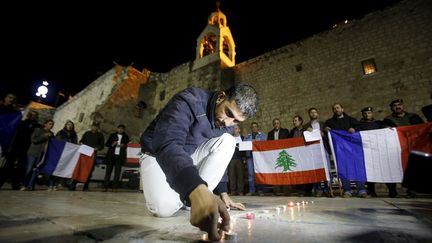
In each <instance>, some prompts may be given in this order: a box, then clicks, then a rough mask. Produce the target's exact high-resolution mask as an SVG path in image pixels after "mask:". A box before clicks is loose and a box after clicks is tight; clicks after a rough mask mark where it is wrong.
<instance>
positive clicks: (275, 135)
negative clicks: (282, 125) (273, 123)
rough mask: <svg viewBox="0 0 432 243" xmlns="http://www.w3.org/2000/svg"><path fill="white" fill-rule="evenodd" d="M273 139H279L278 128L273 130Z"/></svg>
mask: <svg viewBox="0 0 432 243" xmlns="http://www.w3.org/2000/svg"><path fill="white" fill-rule="evenodd" d="M274 140H279V130H277V131H276V130H275V131H274Z"/></svg>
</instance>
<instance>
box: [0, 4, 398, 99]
mask: <svg viewBox="0 0 432 243" xmlns="http://www.w3.org/2000/svg"><path fill="white" fill-rule="evenodd" d="M300 2H301V3H300ZM397 2H399V0H378V1H377V0H375V1H374V0H361V1H360V0H345V1H342V0H341V1H332V0H328V1H307V0H303V1H297V2H294V1H280V0H274V1H246V0H222V1H221V6H220V9H221V11H222V12H223V13H225V15H226V16H227V20H228V26H229V27H230V29H231V33H232V35H233V37H234V41H235V43H236V53H237V55H236V62H237V63H240V62H242V61H245V60H248V59H250V58H253V57H256V56H258V55H261V54H263V53H265V52H268V51H271V50H273V49H276V48H280V47H282V46H285V45H288V44H290V43H292V42H296V41H299V40H302V39H304V38H307V37H309V36H312V35H314V34H317V33H319V32H321V31H325V30H328V29H331V27H332V25H334V24H335V23H339V22H342V21H344V20H345V19H348V20H352V19H359V18H361V17H362V16H364V15H365V14H367V13H370V12H372V11H375V10H380V9H384V8H385V7H387V6H390V5H393V4H395V3H397ZM89 3H91V2H87V4H84V3H81V4H80V3H78V2H76V1H69V2H64V1H57V2H50V5H48V3H41V2H40V1H30V2H26V3H24V2H18V3H11V4H12V5H10V4H9V5H10V6H9V7H5V6H2V8H1V10H0V16H1V17H0V25H1V32H2V33H1V39H2V41H1V43H2V44H1V55H0V56H1V60H2V63H1V66H2V77H1V89H0V92H1V95H2V96H3V94H4V93H6V92H14V93H16V94H17V96H18V103H21V104H26V103H28V101H29V100H36V99H37V98H36V96H35V95H34V94H35V92H36V89H37V87H38V86H39V85H40V84H41V82H42V81H43V80H46V81H48V82H49V83H50V86H49V87H50V88H51V90H50V93H49V94H48V97H47V99H45V100H43V102H44V103H47V104H50V105H53V104H54V103H55V100H56V94H57V92H58V91H62V92H63V93H65V94H66V95H74V94H76V93H78V92H79V91H80V90H82V89H83V88H85V87H86V86H87V85H88V84H90V83H91V82H92V81H94V80H95V79H97V78H98V77H99V76H100V75H101V74H103V73H105V72H106V71H108V70H109V69H111V68H112V67H113V66H114V62H116V63H118V64H121V65H129V64H131V63H133V66H134V67H135V68H137V69H138V70H141V69H143V68H147V69H149V70H150V71H154V72H168V71H169V70H170V69H171V68H173V67H175V66H177V65H180V64H182V63H185V62H187V61H192V60H194V58H195V46H196V38H197V37H198V35H199V34H200V33H201V31H202V30H203V29H204V28H205V26H206V24H207V17H208V16H209V15H210V13H211V12H213V11H214V10H215V9H216V7H215V1H214V0H189V1H167V0H159V1H141V2H140V3H139V5H138V3H132V2H128V1H118V2H115V3H113V1H110V3H108V1H104V2H102V1H101V2H99V4H100V5H95V3H91V4H92V5H88V4H89ZM24 5H25V6H24Z"/></svg>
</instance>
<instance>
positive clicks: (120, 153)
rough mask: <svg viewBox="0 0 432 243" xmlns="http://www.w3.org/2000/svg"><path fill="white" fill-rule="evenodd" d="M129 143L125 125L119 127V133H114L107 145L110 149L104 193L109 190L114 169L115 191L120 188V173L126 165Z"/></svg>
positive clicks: (107, 158) (107, 157) (106, 160)
mask: <svg viewBox="0 0 432 243" xmlns="http://www.w3.org/2000/svg"><path fill="white" fill-rule="evenodd" d="M128 143H129V136H128V135H127V134H126V133H125V125H118V126H117V131H116V132H115V133H112V134H111V135H110V136H109V138H108V140H107V141H106V143H105V146H107V147H108V152H107V154H106V158H105V163H106V164H107V168H106V171H105V180H104V191H107V189H108V183H109V182H110V179H111V173H112V170H113V168H114V181H113V187H112V188H113V191H116V190H117V188H118V186H119V180H120V172H121V168H122V166H123V165H124V164H125V163H126V156H127V155H126V149H127V144H128Z"/></svg>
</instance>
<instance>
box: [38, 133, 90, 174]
mask: <svg viewBox="0 0 432 243" xmlns="http://www.w3.org/2000/svg"><path fill="white" fill-rule="evenodd" d="M94 156H95V153H94V149H93V148H92V147H89V146H87V145H78V144H73V143H69V142H65V141H61V140H57V139H50V141H49V143H48V148H47V152H46V156H45V161H44V163H43V165H42V168H41V170H40V171H41V172H42V173H44V174H46V175H55V176H59V177H63V178H72V179H74V180H77V181H80V182H86V181H87V178H88V176H89V175H90V171H91V169H92V167H93V163H94Z"/></svg>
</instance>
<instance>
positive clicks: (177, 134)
mask: <svg viewBox="0 0 432 243" xmlns="http://www.w3.org/2000/svg"><path fill="white" fill-rule="evenodd" d="M257 108H258V97H257V93H256V91H255V89H254V88H253V87H252V86H250V85H248V84H237V85H235V86H234V87H232V88H231V89H229V90H227V91H219V92H212V91H207V90H203V89H200V88H188V89H186V90H183V91H181V92H179V93H177V94H176V95H174V97H173V98H172V99H171V100H170V101H169V102H168V104H167V105H166V106H165V107H164V108H163V109H162V110H161V111H160V112H159V114H158V116H157V117H156V118H155V119H154V120H153V121H152V123H151V124H150V125H149V127H148V128H147V129H146V130H145V132H144V133H143V134H142V136H141V147H142V150H143V153H144V154H143V156H142V157H141V159H140V163H141V178H142V180H143V192H144V197H145V199H146V205H147V208H148V209H149V211H150V212H152V213H153V214H154V215H155V216H159V217H169V216H172V215H173V214H174V213H175V212H177V210H179V209H180V208H181V207H182V201H189V202H190V204H191V217H190V222H191V224H192V225H194V226H197V227H199V228H200V229H201V230H203V231H206V232H208V237H209V239H210V240H219V239H220V238H221V234H220V230H224V231H228V230H229V225H230V224H229V222H230V217H229V214H228V211H227V207H236V208H239V209H244V206H243V205H241V204H239V203H235V202H233V201H232V200H231V199H230V197H229V196H228V194H227V188H226V187H227V186H226V183H220V180H221V178H222V176H223V175H224V172H225V170H226V168H227V166H228V164H229V162H230V160H231V157H232V155H233V153H234V148H235V144H236V141H235V139H234V137H233V136H232V135H231V134H230V133H231V132H232V126H233V125H235V124H238V123H239V122H243V121H245V120H246V119H247V118H250V117H252V116H254V115H255V113H256V111H257ZM213 193H215V194H218V196H215V195H214V194H213ZM219 218H222V221H221V223H219V222H218V220H219Z"/></svg>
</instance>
